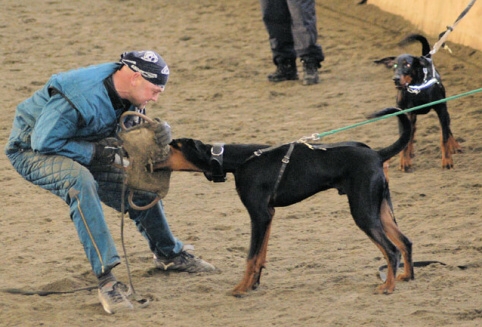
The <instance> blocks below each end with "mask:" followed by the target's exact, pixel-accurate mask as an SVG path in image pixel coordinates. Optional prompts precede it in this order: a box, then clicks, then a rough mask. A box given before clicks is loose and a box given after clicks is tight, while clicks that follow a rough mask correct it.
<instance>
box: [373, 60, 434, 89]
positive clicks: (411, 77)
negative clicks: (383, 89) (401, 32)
mask: <svg viewBox="0 0 482 327" xmlns="http://www.w3.org/2000/svg"><path fill="white" fill-rule="evenodd" d="M374 62H375V63H376V64H383V65H385V67H387V68H390V69H393V70H394V74H393V77H392V80H393V82H394V83H395V87H396V88H398V89H400V88H404V87H407V86H408V85H419V84H421V83H423V81H424V78H425V77H426V75H427V72H426V71H427V70H431V69H432V64H431V62H430V59H428V58H426V57H415V56H412V55H410V54H402V55H400V56H398V57H386V58H382V59H379V60H375V61H374ZM424 68H425V71H424Z"/></svg>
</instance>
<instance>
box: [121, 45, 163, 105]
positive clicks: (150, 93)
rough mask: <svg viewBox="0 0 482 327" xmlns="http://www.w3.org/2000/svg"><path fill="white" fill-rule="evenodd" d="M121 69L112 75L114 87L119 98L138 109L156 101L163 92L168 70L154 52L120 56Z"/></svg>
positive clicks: (128, 53) (135, 52)
mask: <svg viewBox="0 0 482 327" xmlns="http://www.w3.org/2000/svg"><path fill="white" fill-rule="evenodd" d="M120 63H121V64H122V66H121V68H120V69H119V70H118V71H117V72H116V74H114V85H115V88H116V91H117V92H118V93H119V95H120V96H121V98H123V99H127V100H129V101H130V102H131V103H132V104H134V105H135V106H137V107H139V108H143V107H144V106H145V105H146V104H147V103H148V102H149V101H157V98H158V96H159V94H161V93H162V92H164V88H165V86H166V83H167V80H168V78H169V68H168V66H167V64H166V62H165V61H164V59H162V57H161V56H160V55H159V54H157V53H156V52H154V51H131V52H124V53H123V54H122V55H121V58H120Z"/></svg>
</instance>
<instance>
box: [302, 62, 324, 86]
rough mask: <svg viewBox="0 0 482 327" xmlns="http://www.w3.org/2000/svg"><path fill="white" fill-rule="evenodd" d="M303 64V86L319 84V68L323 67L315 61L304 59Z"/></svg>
mask: <svg viewBox="0 0 482 327" xmlns="http://www.w3.org/2000/svg"><path fill="white" fill-rule="evenodd" d="M301 61H302V62H303V85H313V84H318V82H319V81H320V78H319V76H318V68H321V65H320V63H319V62H318V61H316V60H313V59H302V60H301Z"/></svg>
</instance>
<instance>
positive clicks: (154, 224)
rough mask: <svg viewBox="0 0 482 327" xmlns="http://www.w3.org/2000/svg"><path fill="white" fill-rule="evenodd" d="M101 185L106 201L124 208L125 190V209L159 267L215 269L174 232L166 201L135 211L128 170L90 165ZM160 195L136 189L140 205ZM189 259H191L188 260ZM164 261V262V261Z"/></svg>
mask: <svg viewBox="0 0 482 327" xmlns="http://www.w3.org/2000/svg"><path fill="white" fill-rule="evenodd" d="M90 170H91V171H92V172H93V174H94V177H95V179H96V180H97V182H98V184H99V194H100V197H101V200H102V202H104V203H105V204H106V205H108V206H110V207H112V208H114V209H116V210H118V211H120V210H121V198H122V190H124V191H125V194H124V199H125V201H126V203H125V206H124V210H126V211H127V212H128V213H129V217H130V218H131V219H132V220H133V221H134V223H135V224H136V227H137V229H138V230H139V232H140V233H141V234H142V235H143V236H144V238H145V239H146V240H147V242H148V244H149V248H150V250H151V251H152V253H153V254H154V262H155V264H156V266H158V267H160V268H162V269H165V270H177V271H188V272H201V271H212V270H214V269H215V268H214V266H212V265H211V264H209V263H207V262H205V261H203V260H201V259H199V258H197V257H195V256H193V255H191V254H188V253H187V252H186V251H184V246H183V243H182V242H181V241H180V240H178V239H177V238H176V237H174V235H173V234H172V232H171V229H170V227H169V224H168V222H167V219H166V215H165V213H164V208H163V205H162V201H159V202H158V203H157V204H155V205H154V206H153V207H151V208H149V209H147V210H134V209H132V208H130V206H129V204H128V203H127V196H128V192H129V190H128V188H127V187H125V186H124V177H125V176H124V172H123V171H122V170H120V169H118V168H115V167H111V166H93V167H91V168H90ZM155 198H156V194H154V193H151V192H143V191H136V192H134V197H133V201H134V203H135V204H136V205H138V206H145V205H148V204H150V203H152V201H153V200H154V199H155ZM186 258H188V259H189V260H186ZM161 262H162V263H163V264H160V263H161Z"/></svg>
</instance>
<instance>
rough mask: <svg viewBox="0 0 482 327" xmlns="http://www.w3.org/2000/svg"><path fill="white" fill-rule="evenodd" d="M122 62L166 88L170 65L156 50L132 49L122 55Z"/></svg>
mask: <svg viewBox="0 0 482 327" xmlns="http://www.w3.org/2000/svg"><path fill="white" fill-rule="evenodd" d="M120 62H121V63H122V64H124V65H126V66H127V67H129V68H130V69H131V70H133V71H134V72H138V73H140V74H141V75H142V77H144V78H145V79H146V80H147V81H149V82H151V83H152V84H154V85H157V86H159V87H161V88H162V89H164V88H165V87H166V84H167V80H168V78H169V67H168V66H167V64H166V62H165V61H164V59H162V57H161V56H160V55H159V54H158V53H156V52H154V51H131V52H124V53H123V54H122V55H121V59H120Z"/></svg>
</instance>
